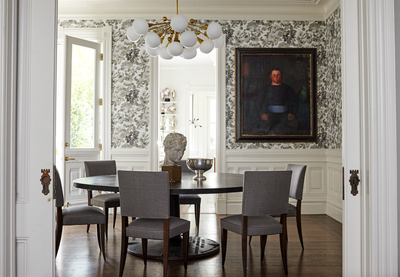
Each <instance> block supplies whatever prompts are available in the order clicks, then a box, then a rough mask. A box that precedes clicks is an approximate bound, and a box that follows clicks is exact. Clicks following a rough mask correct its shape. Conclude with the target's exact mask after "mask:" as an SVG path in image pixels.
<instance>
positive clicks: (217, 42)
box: [213, 35, 224, 48]
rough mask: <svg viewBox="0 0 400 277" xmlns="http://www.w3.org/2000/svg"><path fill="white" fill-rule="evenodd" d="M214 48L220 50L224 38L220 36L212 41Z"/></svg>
mask: <svg viewBox="0 0 400 277" xmlns="http://www.w3.org/2000/svg"><path fill="white" fill-rule="evenodd" d="M213 43H214V47H215V48H220V47H221V46H222V45H223V44H224V36H223V35H221V36H220V37H219V38H217V39H213Z"/></svg>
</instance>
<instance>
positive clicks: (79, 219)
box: [62, 206, 106, 225]
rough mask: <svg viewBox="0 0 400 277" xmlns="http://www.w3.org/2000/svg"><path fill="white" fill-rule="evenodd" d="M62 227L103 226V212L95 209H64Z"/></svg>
mask: <svg viewBox="0 0 400 277" xmlns="http://www.w3.org/2000/svg"><path fill="white" fill-rule="evenodd" d="M62 213H63V225H86V224H105V223H106V216H105V214H104V211H103V210H102V209H100V208H97V207H90V206H84V207H70V208H64V209H63V211H62Z"/></svg>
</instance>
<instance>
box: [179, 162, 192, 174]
mask: <svg viewBox="0 0 400 277" xmlns="http://www.w3.org/2000/svg"><path fill="white" fill-rule="evenodd" d="M178 164H179V165H180V166H181V167H182V172H192V171H191V170H190V169H189V168H188V167H187V165H186V160H180V161H179V162H178Z"/></svg>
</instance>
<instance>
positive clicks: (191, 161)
mask: <svg viewBox="0 0 400 277" xmlns="http://www.w3.org/2000/svg"><path fill="white" fill-rule="evenodd" d="M186 165H187V167H188V168H189V169H190V170H191V171H193V172H195V173H196V176H194V177H193V180H207V178H206V177H204V176H203V173H204V172H206V171H207V170H210V169H211V168H212V166H213V159H202V158H188V159H186Z"/></svg>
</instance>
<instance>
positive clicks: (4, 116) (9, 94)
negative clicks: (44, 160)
mask: <svg viewBox="0 0 400 277" xmlns="http://www.w3.org/2000/svg"><path fill="white" fill-rule="evenodd" d="M17 4H18V2H17V1H14V0H5V1H1V2H0V60H1V62H0V99H1V101H0V165H1V167H0V203H1V205H0V276H12V277H13V276H16V272H15V269H16V267H15V255H16V246H15V243H14V242H15V232H16V231H15V194H16V191H15V187H16V165H15V163H16V153H15V149H16V145H15V141H16V130H15V126H16V121H17V118H16V95H17V88H16V84H17V27H18V22H17V21H18V17H17V12H18V6H17Z"/></svg>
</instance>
